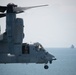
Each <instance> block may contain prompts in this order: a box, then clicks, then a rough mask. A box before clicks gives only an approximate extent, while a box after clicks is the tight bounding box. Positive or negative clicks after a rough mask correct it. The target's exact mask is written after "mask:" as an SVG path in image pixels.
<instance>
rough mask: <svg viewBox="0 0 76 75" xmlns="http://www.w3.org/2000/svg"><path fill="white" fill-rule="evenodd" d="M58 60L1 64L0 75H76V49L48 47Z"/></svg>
mask: <svg viewBox="0 0 76 75" xmlns="http://www.w3.org/2000/svg"><path fill="white" fill-rule="evenodd" d="M47 51H48V52H50V53H51V54H53V55H54V56H55V57H56V58H57V60H56V61H53V63H52V64H48V65H49V69H47V70H45V69H44V64H0V75H76V49H71V48H47Z"/></svg>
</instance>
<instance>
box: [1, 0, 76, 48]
mask: <svg viewBox="0 0 76 75" xmlns="http://www.w3.org/2000/svg"><path fill="white" fill-rule="evenodd" d="M8 3H15V4H17V5H18V6H22V7H28V6H35V5H43V4H48V5H49V6H47V7H41V8H35V9H30V10H27V11H25V12H24V13H22V14H19V15H17V17H21V18H23V20H24V34H25V38H24V40H23V42H27V43H34V42H40V43H41V44H42V45H43V46H44V47H70V46H71V45H72V44H74V45H75V46H76V34H75V33H76V0H0V5H7V4H8ZM0 26H1V33H3V32H4V31H5V18H0Z"/></svg>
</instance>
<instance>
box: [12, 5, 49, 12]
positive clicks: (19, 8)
mask: <svg viewBox="0 0 76 75" xmlns="http://www.w3.org/2000/svg"><path fill="white" fill-rule="evenodd" d="M43 6H48V5H39V6H31V7H14V8H13V10H14V11H16V12H17V11H24V10H28V9H32V8H37V7H43Z"/></svg>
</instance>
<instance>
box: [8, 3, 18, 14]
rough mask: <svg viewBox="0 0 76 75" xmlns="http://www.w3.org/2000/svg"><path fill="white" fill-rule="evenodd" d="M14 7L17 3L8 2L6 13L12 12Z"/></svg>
mask: <svg viewBox="0 0 76 75" xmlns="http://www.w3.org/2000/svg"><path fill="white" fill-rule="evenodd" d="M14 7H17V5H15V4H13V3H9V4H8V5H7V13H13V12H14V10H13V8H14Z"/></svg>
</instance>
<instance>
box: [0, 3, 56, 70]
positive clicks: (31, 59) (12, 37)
mask: <svg viewBox="0 0 76 75" xmlns="http://www.w3.org/2000/svg"><path fill="white" fill-rule="evenodd" d="M43 6H47V5H40V6H32V7H18V6H17V5H15V4H12V3H9V4H8V5H7V6H0V18H2V17H6V30H5V32H4V33H3V34H1V35H0V63H1V64H2V63H5V64H7V63H38V64H42V63H43V64H45V65H44V68H45V69H48V68H49V67H48V65H47V63H48V62H49V63H50V64H51V63H52V61H53V60H56V58H55V57H54V56H53V55H51V54H50V53H48V52H46V50H45V49H44V48H43V46H42V45H41V44H40V43H39V42H36V43H33V44H28V43H22V42H23V38H24V33H23V27H24V26H23V25H24V24H23V19H22V18H17V17H16V14H19V13H22V12H24V10H28V9H32V8H36V7H43Z"/></svg>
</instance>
